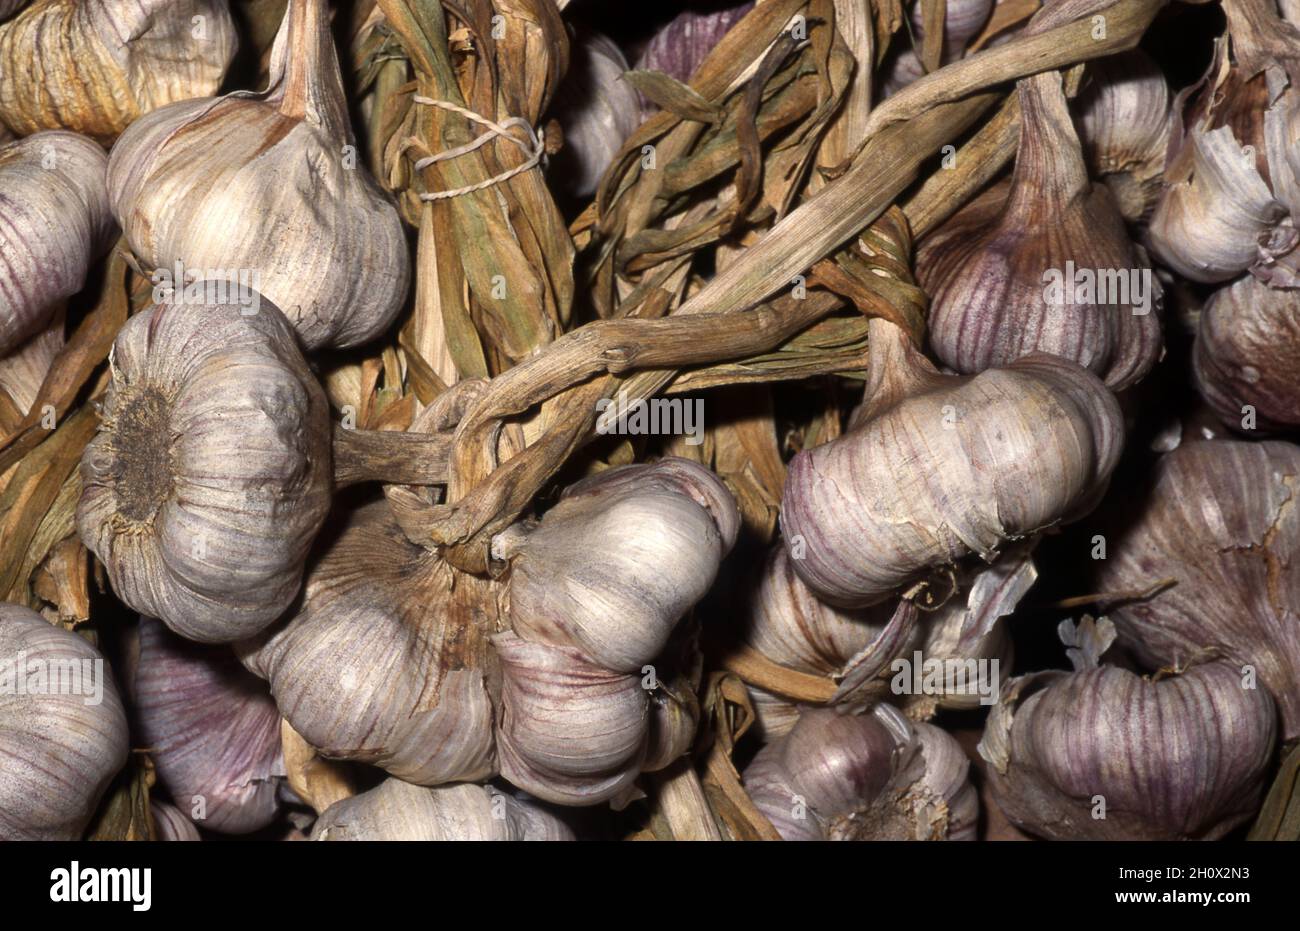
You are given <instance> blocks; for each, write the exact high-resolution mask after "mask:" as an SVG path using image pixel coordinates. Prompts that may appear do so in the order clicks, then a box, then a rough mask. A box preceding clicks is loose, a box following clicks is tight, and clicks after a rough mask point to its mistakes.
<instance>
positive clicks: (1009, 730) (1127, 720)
mask: <svg viewBox="0 0 1300 931" xmlns="http://www.w3.org/2000/svg"><path fill="white" fill-rule="evenodd" d="M1090 624H1091V621H1085V624H1084V625H1080V626H1081V627H1083V628H1084V630H1083V631H1082V633H1083V634H1084V637H1095V636H1100V637H1101V638H1102V639H1101V640H1100V642H1099V643H1092V644H1089V643H1087V642H1085V641H1084V638H1082V637H1080V636H1079V633H1080V632H1077V631H1075V630H1074V628H1073V625H1072V622H1068V621H1067V622H1065V625H1063V627H1064V628H1065V632H1066V633H1067V635H1068V638H1069V639H1067V642H1068V643H1073V644H1075V646H1074V648H1073V649H1072V650H1071V656H1072V658H1073V659H1074V661H1075V664H1076V671H1075V672H1072V673H1067V672H1058V671H1052V672H1043V673H1034V674H1031V675H1028V676H1022V677H1020V678H1018V679H1014V680H1012V681H1011V682H1010V683H1009V684H1008V686H1007V687H1006V688H1005V689H1004V690H1003V693H1002V699H1001V701H1000V702H999V703H998V705H997V706H996V707H995V708H994V710H993V712H992V713H991V714H990V716H989V719H988V724H987V725H986V727H985V732H984V738H983V740H981V741H980V745H979V752H980V755H981V756H983V757H984V759H985V760H986V761H987V762H988V764H989V765H988V768H987V774H988V778H989V779H990V781H991V784H992V786H993V792H994V797H995V798H996V799H997V803H998V806H999V807H1000V808H1001V809H1002V811H1003V812H1004V813H1005V814H1006V815H1007V817H1008V818H1010V819H1011V821H1012V822H1014V823H1015V824H1016V825H1017V826H1019V827H1020V828H1022V829H1024V830H1026V831H1030V832H1031V833H1034V834H1037V835H1039V836H1041V837H1046V838H1049V839H1053V840H1064V839H1090V840H1183V839H1191V838H1200V839H1214V838H1218V837H1222V836H1223V835H1224V834H1226V833H1227V832H1228V831H1230V830H1231V829H1232V828H1234V827H1236V826H1237V825H1238V824H1241V823H1242V822H1243V821H1245V820H1247V819H1248V818H1250V817H1251V816H1252V815H1253V814H1254V813H1255V812H1256V810H1257V809H1258V807H1259V799H1260V794H1261V792H1262V791H1263V788H1264V780H1265V776H1266V774H1267V772H1268V767H1269V761H1270V760H1271V758H1272V754H1273V749H1274V746H1275V741H1276V737H1277V732H1276V725H1275V723H1274V716H1275V710H1274V706H1273V702H1272V701H1271V700H1270V699H1269V696H1268V693H1267V692H1265V691H1263V690H1262V689H1251V688H1243V679H1242V675H1241V672H1240V670H1238V669H1236V668H1233V667H1232V666H1231V665H1229V664H1227V663H1222V662H1215V663H1208V664H1204V665H1199V666H1194V667H1192V668H1190V669H1187V670H1185V671H1182V672H1175V673H1174V674H1173V675H1171V676H1169V677H1166V678H1153V679H1147V678H1144V677H1142V676H1140V675H1137V674H1136V673H1133V672H1130V671H1128V670H1126V669H1120V668H1118V667H1114V666H1098V665H1097V660H1098V658H1099V657H1100V655H1101V654H1102V653H1104V652H1105V649H1106V647H1107V646H1108V645H1109V641H1110V640H1113V639H1114V631H1113V629H1108V625H1109V622H1108V621H1106V620H1104V619H1103V620H1102V621H1100V622H1098V626H1097V629H1096V631H1095V633H1094V632H1093V631H1089V630H1088V629H1087V625H1090ZM1153 722H1159V725H1158V726H1153Z"/></svg>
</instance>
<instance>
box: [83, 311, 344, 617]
mask: <svg viewBox="0 0 1300 931" xmlns="http://www.w3.org/2000/svg"><path fill="white" fill-rule="evenodd" d="M255 297H257V298H258V304H257V311H256V313H247V310H248V306H247V305H242V304H239V303H233V302H227V303H213V302H201V303H196V304H189V303H169V304H157V305H155V306H153V307H150V308H149V309H148V310H145V311H143V312H141V313H138V314H136V315H135V316H133V317H131V319H130V320H128V321H127V323H126V325H125V326H123V327H122V330H121V332H120V333H119V334H118V337H117V340H116V342H115V343H114V344H113V352H112V355H111V357H110V362H111V365H110V370H111V372H112V379H111V381H110V382H109V386H108V391H107V393H106V394H105V395H104V401H103V405H102V410H101V424H100V429H99V433H98V434H97V435H96V436H95V438H94V439H93V440H92V441H91V442H90V443H89V444H88V445H87V446H86V449H85V452H84V453H83V454H82V458H81V481H82V492H81V499H80V501H79V502H78V504H77V527H78V530H79V531H80V534H81V539H82V541H83V542H84V543H85V544H86V546H87V547H88V548H89V549H90V550H91V551H92V552H93V553H94V554H95V555H96V556H98V557H99V559H100V561H101V562H102V563H103V564H104V567H105V569H107V570H108V577H109V580H110V581H111V582H112V585H113V591H114V592H116V594H117V596H118V597H119V598H121V599H122V600H123V601H124V602H126V603H127V604H128V605H130V606H131V607H132V608H134V609H135V610H136V611H139V612H140V613H141V614H145V615H147V616H149V617H156V618H159V619H160V620H162V621H163V622H164V623H165V624H167V626H168V627H170V628H171V629H172V630H174V631H176V632H177V633H178V634H181V635H182V636H184V637H188V638H190V639H191V640H199V641H202V642H205V643H220V642H229V641H233V640H237V639H239V638H241V637H248V636H251V635H253V634H255V633H257V632H258V631H260V630H262V629H263V628H264V627H266V626H267V625H268V624H270V623H271V622H272V621H274V620H275V619H276V618H277V617H278V616H279V615H280V614H281V613H282V612H283V611H284V610H285V608H287V607H288V606H289V603H290V602H291V601H292V600H293V599H294V596H296V595H297V593H298V589H299V586H300V585H301V582H302V574H303V569H304V566H305V563H306V560H307V552H308V549H309V548H310V547H311V543H312V540H313V538H314V537H315V535H316V533H317V531H318V530H319V529H320V527H321V524H322V523H323V522H324V520H325V514H326V512H327V511H328V510H329V505H330V493H331V490H332V489H331V475H330V424H329V410H328V403H327V402H326V400H325V393H324V392H323V391H322V390H321V387H320V385H319V383H318V382H317V381H316V378H315V376H314V375H313V374H312V372H311V370H310V369H309V368H308V367H307V363H306V362H305V361H304V360H303V357H302V353H301V352H300V351H299V349H298V344H297V341H296V340H295V339H294V335H293V331H292V329H290V327H289V324H288V321H286V320H285V318H284V316H283V315H282V314H281V313H280V312H279V310H278V309H276V308H275V307H274V306H273V305H272V304H271V302H270V301H268V300H265V299H261V298H260V296H256V295H255Z"/></svg>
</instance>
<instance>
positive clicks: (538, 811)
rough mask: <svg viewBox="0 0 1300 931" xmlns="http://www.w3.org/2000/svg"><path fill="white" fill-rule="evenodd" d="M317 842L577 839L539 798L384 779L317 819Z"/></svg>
mask: <svg viewBox="0 0 1300 931" xmlns="http://www.w3.org/2000/svg"><path fill="white" fill-rule="evenodd" d="M311 839H312V840H324V841H367V840H368V841H376V840H405V841H412V840H444V841H445V840H477V841H511V840H528V841H532V840H573V839H574V837H573V832H572V831H571V830H569V828H568V826H567V825H566V824H564V822H562V821H560V820H559V819H558V818H556V817H555V816H554V815H552V814H551V813H550V812H548V811H546V810H545V809H543V808H542V807H540V806H539V805H537V804H536V803H535V802H532V801H529V800H525V799H517V798H514V797H512V796H509V795H506V794H505V793H504V792H500V791H498V790H497V789H493V788H491V787H490V786H475V785H456V786H436V787H433V788H426V787H424V786H414V785H411V784H409V783H406V782H403V781H402V780H400V779H385V780H384V781H383V782H382V783H380V784H379V785H378V786H377V787H376V788H374V789H371V790H370V791H369V792H362V793H361V794H360V795H355V796H353V797H352V798H348V799H344V800H342V801H340V802H335V803H334V804H333V805H331V806H330V807H329V808H328V809H327V810H326V811H325V812H324V813H323V814H322V815H321V816H320V818H318V819H317V820H316V824H315V826H313V827H312V831H311Z"/></svg>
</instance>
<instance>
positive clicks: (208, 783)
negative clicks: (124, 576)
mask: <svg viewBox="0 0 1300 931" xmlns="http://www.w3.org/2000/svg"><path fill="white" fill-rule="evenodd" d="M138 648H139V652H138V656H137V660H136V668H135V674H134V677H133V681H132V682H131V686H130V688H129V692H130V694H131V698H132V701H133V704H134V708H135V717H136V720H137V721H138V723H139V728H140V736H141V738H142V739H143V741H144V743H145V745H146V746H147V747H148V748H149V755H150V757H151V758H152V759H153V761H154V767H155V769H156V771H157V774H158V782H159V783H160V784H161V785H162V786H163V787H164V788H165V789H166V790H167V792H168V793H169V794H170V795H171V797H172V799H173V800H174V801H175V802H176V803H177V805H179V806H182V807H183V808H184V810H185V811H187V812H189V813H190V817H192V818H193V819H194V820H195V821H196V822H197V823H199V824H201V825H202V826H203V827H206V828H210V829H211V830H213V831H220V832H222V833H226V834H245V833H248V832H250V831H256V830H258V829H260V828H263V827H266V826H267V825H268V824H270V823H271V822H272V821H273V820H274V819H275V817H276V815H277V814H278V813H279V810H280V801H279V797H280V792H281V787H282V785H283V784H284V759H283V757H282V755H281V752H280V712H279V710H278V709H277V708H276V706H275V702H274V701H273V700H272V699H271V694H270V692H268V691H267V688H266V683H264V682H262V681H261V680H260V679H258V678H257V677H256V676H254V675H252V674H251V673H249V672H248V671H247V670H246V669H244V667H243V666H241V665H240V663H239V660H237V659H236V658H235V655H234V653H232V652H231V650H230V648H229V647H226V646H208V645H204V644H197V643H191V642H189V641H186V640H184V639H182V638H181V637H178V636H176V635H175V634H173V633H171V632H170V631H169V630H167V628H166V627H165V626H163V624H162V623H161V622H159V621H156V620H154V619H153V618H141V619H140V627H139V636H138Z"/></svg>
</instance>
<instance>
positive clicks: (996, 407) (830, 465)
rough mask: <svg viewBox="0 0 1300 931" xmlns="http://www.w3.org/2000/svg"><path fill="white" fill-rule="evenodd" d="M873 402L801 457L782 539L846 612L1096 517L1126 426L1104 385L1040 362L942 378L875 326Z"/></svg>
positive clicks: (791, 477) (814, 584) (788, 489)
mask: <svg viewBox="0 0 1300 931" xmlns="http://www.w3.org/2000/svg"><path fill="white" fill-rule="evenodd" d="M869 337H870V339H871V345H872V359H871V368H870V371H869V381H868V385H867V395H866V401H865V403H864V405H863V407H862V408H861V409H860V410H859V411H858V412H857V413H855V415H854V422H853V425H852V429H851V430H850V431H849V432H848V433H847V434H845V435H844V436H842V437H840V438H839V439H837V440H834V441H832V442H830V443H827V444H825V445H824V446H819V447H816V448H814V449H810V450H805V451H804V452H801V453H800V454H799V455H797V456H796V457H795V458H794V460H793V461H792V462H791V464H790V470H789V473H788V475H787V477H786V485H785V496H784V500H783V501H782V504H781V527H782V531H783V539H784V542H785V546H786V548H787V550H788V551H789V554H790V557H791V561H792V563H793V565H794V569H795V571H796V572H797V573H798V574H799V576H800V578H802V579H803V580H804V582H805V583H806V584H807V585H808V586H809V587H810V588H811V589H812V590H813V592H814V593H815V594H817V596H818V597H820V598H823V599H825V600H827V601H829V602H831V603H832V604H836V605H840V606H844V607H858V606H865V605H869V604H874V603H877V602H879V601H882V600H884V599H885V598H886V597H888V596H889V595H890V594H891V593H892V592H894V591H895V590H896V589H898V588H900V587H901V586H903V585H906V584H908V583H909V582H913V581H916V580H917V579H919V578H921V577H922V576H923V575H924V574H925V573H926V571H927V570H929V569H931V568H933V567H937V566H942V565H946V564H950V563H953V562H955V561H957V560H959V559H962V558H964V557H965V556H967V555H969V554H971V553H974V554H978V555H979V556H980V557H981V558H983V559H984V560H985V561H987V562H991V561H992V560H993V559H994V557H995V556H996V554H997V552H998V551H999V550H1001V549H1002V548H1003V547H1005V546H1006V544H1007V543H1009V542H1011V541H1012V540H1015V539H1019V538H1022V537H1027V536H1031V535H1032V534H1034V533H1037V532H1038V531H1040V530H1042V529H1044V528H1046V527H1049V526H1052V525H1054V524H1056V523H1059V522H1061V521H1063V520H1070V519H1074V518H1077V517H1079V516H1081V515H1082V514H1083V513H1086V512H1087V511H1088V510H1090V509H1091V508H1092V506H1093V505H1094V504H1095V503H1096V500H1097V498H1098V496H1099V495H1100V493H1101V492H1102V491H1103V490H1104V488H1105V486H1106V483H1107V482H1108V481H1109V478H1110V474H1111V472H1112V471H1113V469H1114V467H1115V464H1116V462H1117V460H1118V458H1119V453H1120V447H1121V442H1122V438H1123V419H1122V416H1121V414H1120V409H1119V405H1118V403H1117V402H1116V401H1115V398H1114V396H1113V395H1111V393H1110V392H1109V391H1107V390H1106V388H1105V386H1104V385H1102V383H1101V382H1100V381H1099V380H1098V379H1097V378H1096V376H1094V375H1092V374H1091V373H1089V372H1087V371H1085V370H1084V369H1082V368H1080V367H1079V366H1078V365H1075V364H1074V363H1072V362H1069V361H1067V360H1064V359H1060V358H1057V357H1055V356H1049V355H1043V354H1035V355H1032V356H1028V357H1024V358H1021V359H1018V360H1017V361H1015V362H1013V363H1011V364H1010V365H1008V366H1006V367H1004V368H998V369H990V370H988V371H986V372H983V373H981V374H980V375H976V376H974V377H961V376H950V375H941V374H939V373H938V372H937V371H935V369H934V368H933V366H931V365H930V364H929V363H928V362H927V361H926V360H925V359H924V358H923V357H922V356H921V355H920V354H919V353H918V352H917V351H916V350H915V349H914V348H913V347H912V346H911V345H910V344H909V343H908V341H907V337H906V336H905V335H904V334H903V333H902V331H901V330H899V329H898V328H897V327H895V326H894V325H893V324H890V323H887V322H886V321H883V320H878V319H873V320H871V321H870V324H869Z"/></svg>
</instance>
